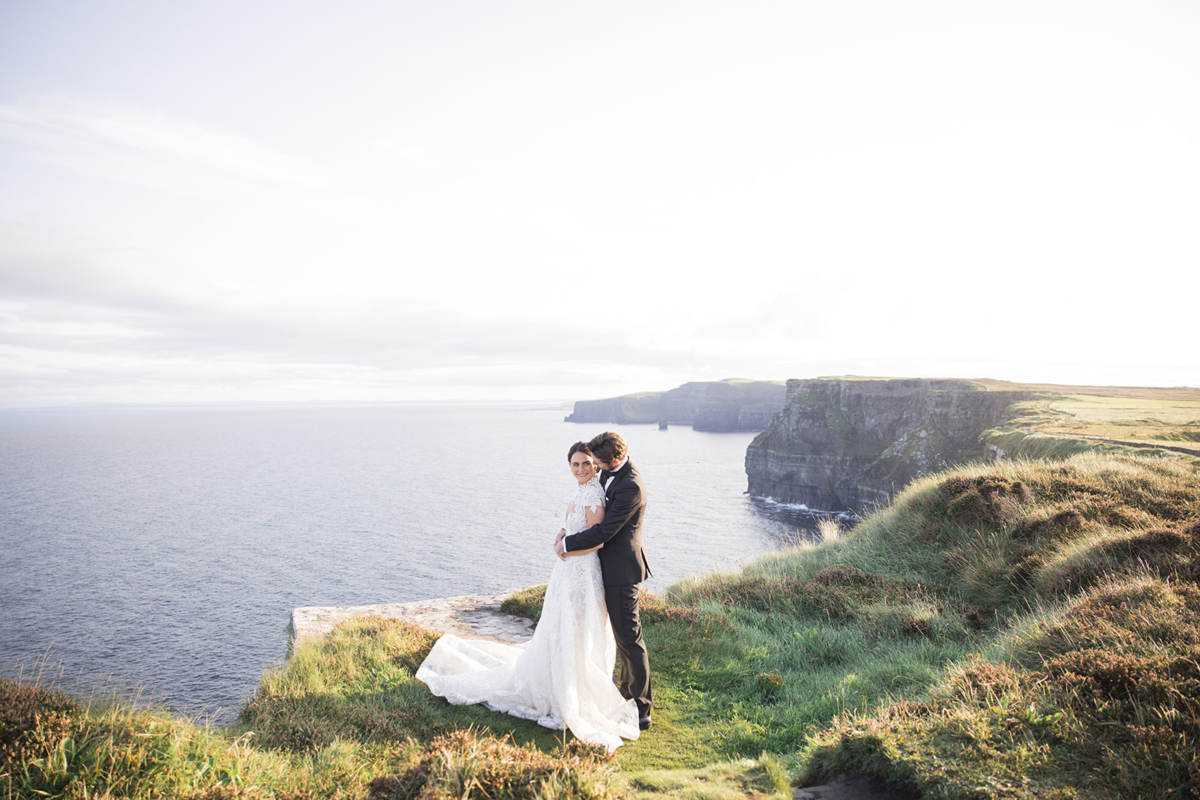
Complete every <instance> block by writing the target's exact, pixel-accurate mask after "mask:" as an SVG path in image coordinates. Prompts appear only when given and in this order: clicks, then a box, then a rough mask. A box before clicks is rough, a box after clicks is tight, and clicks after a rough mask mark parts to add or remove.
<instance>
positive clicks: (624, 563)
mask: <svg viewBox="0 0 1200 800" xmlns="http://www.w3.org/2000/svg"><path fill="white" fill-rule="evenodd" d="M612 474H613V480H612V482H611V483H609V484H608V488H607V489H605V491H604V520H603V521H602V522H601V523H600V524H599V525H593V526H592V527H590V528H588V529H587V530H583V531H580V532H579V533H573V534H571V535H570V536H568V537H567V539H566V549H567V550H568V551H571V550H587V549H588V548H591V547H595V546H596V545H598V544H603V545H604V547H602V548H600V551H599V552H598V553H597V555H598V556H599V557H600V571H601V572H602V573H603V576H604V585H605V586H614V585H620V584H627V583H641V582H642V581H644V580H646V577H647V576H648V575H650V566H649V564H647V563H646V552H645V550H643V549H642V518H643V517H644V516H645V513H646V485H645V484H644V483H642V474H641V473H640V472H638V471H637V467H635V466H634V465H633V462H632V461H630V460H628V459H626V461H625V464H624V466H622V467H621V468H620V469H619V470H617V471H616V472H615V473H612Z"/></svg>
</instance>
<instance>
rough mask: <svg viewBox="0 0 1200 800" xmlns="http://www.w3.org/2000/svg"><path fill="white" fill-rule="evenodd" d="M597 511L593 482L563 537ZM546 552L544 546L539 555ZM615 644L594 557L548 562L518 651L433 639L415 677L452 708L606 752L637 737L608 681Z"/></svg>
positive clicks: (632, 711) (578, 496)
mask: <svg viewBox="0 0 1200 800" xmlns="http://www.w3.org/2000/svg"><path fill="white" fill-rule="evenodd" d="M603 505H604V490H603V489H602V488H601V487H600V482H599V480H598V479H596V478H592V479H591V480H590V481H587V482H586V483H583V484H579V485H578V486H576V488H575V494H574V497H573V498H572V500H571V502H570V504H569V505H568V506H567V513H566V519H565V522H564V525H563V527H564V529H565V530H566V532H567V533H568V534H572V533H578V532H579V531H582V530H584V529H585V528H586V527H587V511H588V509H592V510H595V509H596V508H598V507H601V506H603ZM546 550H547V552H549V548H547V549H546ZM616 658H617V650H616V642H615V640H614V639H613V633H612V628H611V627H609V624H608V612H607V610H606V609H605V605H604V581H603V578H602V576H601V571H600V560H599V558H598V557H597V555H596V553H594V552H592V553H587V554H586V555H582V556H570V557H568V558H566V559H563V560H559V559H555V561H554V567H553V569H552V570H551V572H550V581H549V583H548V584H547V586H546V600H545V602H544V603H543V605H542V616H541V619H540V620H539V621H538V625H537V628H536V630H535V631H534V634H533V638H532V639H530V640H529V641H528V642H526V643H525V644H524V645H515V646H514V645H507V644H502V643H499V642H491V641H486V640H470V641H468V640H464V639H460V638H459V637H457V636H454V635H453V634H446V635H445V636H443V637H442V638H440V639H438V641H437V643H436V644H435V645H434V647H433V649H432V650H431V651H430V653H429V656H428V657H427V658H426V659H425V661H424V663H422V664H421V667H420V668H419V669H418V670H417V674H416V677H417V679H418V680H421V681H424V682H425V684H426V685H428V686H429V689H430V691H431V692H433V693H434V694H435V695H438V696H439V697H445V698H446V699H447V700H448V701H449V702H451V703H453V704H455V705H462V704H469V703H484V704H486V705H487V706H488V708H491V709H492V710H494V711H503V712H505V713H508V714H512V715H513V716H516V717H521V718H523V719H531V720H536V721H537V722H538V724H540V725H543V726H545V727H548V728H553V729H556V730H561V729H562V728H563V727H564V726H565V727H567V728H570V730H571V732H572V733H573V734H575V736H576V738H578V739H582V740H584V741H586V742H591V743H592V744H598V745H601V746H603V747H605V748H607V749H608V750H609V751H610V752H611V751H613V750H615V749H616V748H617V747H619V746H620V744H621V739H622V738H625V739H636V738H638V733H639V731H638V712H637V705H636V703H634V701H633V700H626V699H625V698H623V697H621V694H620V692H619V691H618V690H617V688H616V686H614V685H613V682H612V674H613V666H614V664H615V663H616Z"/></svg>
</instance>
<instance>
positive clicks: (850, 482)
mask: <svg viewBox="0 0 1200 800" xmlns="http://www.w3.org/2000/svg"><path fill="white" fill-rule="evenodd" d="M1031 397H1033V394H1032V393H1031V392H1024V391H988V390H987V389H986V388H985V387H983V386H981V385H980V384H976V383H972V382H970V381H953V380H850V379H816V380H790V381H788V382H787V402H786V404H785V405H784V407H783V409H782V410H780V411H779V413H777V414H776V415H775V416H774V417H773V418H772V419H771V422H770V425H768V426H767V429H766V430H765V431H763V432H762V433H761V434H759V435H758V436H757V437H755V439H754V441H753V442H751V443H750V446H749V447H748V448H747V450H746V476H747V478H748V479H749V485H750V488H749V491H750V494H753V495H759V496H762V497H770V498H772V499H775V500H778V501H780V502H785V503H803V504H804V505H806V506H808V507H809V508H814V509H823V510H829V511H840V510H844V509H849V510H853V511H855V512H861V511H867V510H870V509H871V508H872V507H875V506H880V505H883V504H886V503H887V502H888V501H890V500H891V498H892V497H893V495H895V494H896V493H897V492H898V491H900V490H901V489H902V488H904V486H905V485H906V484H908V483H909V482H910V481H911V480H913V479H914V478H917V477H920V476H921V475H925V474H928V473H931V472H936V471H940V470H943V469H946V468H947V467H949V466H952V465H954V464H958V463H962V462H964V461H970V460H972V459H978V458H982V457H983V455H984V449H983V444H982V443H981V442H980V438H979V437H980V434H982V433H983V432H984V431H985V430H988V429H989V428H994V427H996V426H998V425H1001V424H1002V423H1003V421H1004V419H1005V412H1006V410H1007V409H1008V407H1009V406H1011V405H1012V404H1013V403H1016V402H1018V401H1021V400H1028V399H1030V398H1031Z"/></svg>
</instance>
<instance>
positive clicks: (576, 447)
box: [567, 442, 595, 463]
mask: <svg viewBox="0 0 1200 800" xmlns="http://www.w3.org/2000/svg"><path fill="white" fill-rule="evenodd" d="M576 453H585V454H587V455H589V456H591V455H592V448H590V447H588V443H587V442H576V443H575V444H573V445H571V449H570V450H568V451H567V463H570V461H571V456H573V455H575V454H576ZM592 458H595V456H592Z"/></svg>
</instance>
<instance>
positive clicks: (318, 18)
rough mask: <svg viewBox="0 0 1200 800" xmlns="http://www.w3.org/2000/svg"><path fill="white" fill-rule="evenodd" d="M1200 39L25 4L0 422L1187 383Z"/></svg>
mask: <svg viewBox="0 0 1200 800" xmlns="http://www.w3.org/2000/svg"><path fill="white" fill-rule="evenodd" d="M1196 42H1200V3H1196V2H1194V0H1179V1H1178V2H1158V0H1141V1H1139V2H1136V3H1133V2H1107V1H1106V0H1034V1H1032V2H1025V1H1024V0H1006V1H1005V2H999V1H997V2H976V1H975V0H947V1H946V2H925V1H923V0H912V1H910V2H902V3H898V2H894V1H891V2H889V1H886V0H885V1H882V2H868V1H865V0H864V1H862V2H859V1H857V0H788V1H787V2H762V1H761V0H738V2H732V1H731V0H730V1H727V2H705V0H686V1H677V0H662V2H655V3H634V2H625V1H624V0H608V1H606V2H604V3H572V2H519V1H514V2H505V3H496V2H482V0H480V1H479V2H465V1H464V2H455V1H454V0H436V1H435V0H408V1H405V0H397V1H396V2H386V3H385V2H371V3H367V2H338V3H309V2H297V1H296V0H289V1H288V2H273V1H270V0H263V1H262V2H253V1H252V0H238V2H223V1H222V0H206V1H205V2H190V0H180V1H179V2H172V3H161V2H129V1H128V0H106V2H74V1H72V0H63V2H55V3H45V2H36V0H5V2H3V3H0V407H39V406H64V405H75V404H97V403H100V404H103V403H151V404H158V403H207V402H216V403H241V402H286V401H300V402H393V401H409V400H421V401H427V400H464V401H468V400H513V401H516V400H519V401H548V402H551V401H552V402H559V401H569V400H575V399H587V398H594V397H608V396H613V395H618V394H623V393H626V392H633V391H644V390H655V389H668V388H672V387H674V386H677V385H679V384H681V383H683V382H685V381H691V380H720V379H724V378H732V377H742V378H757V379H769V380H781V379H786V378H811V377H817V376H822V375H848V374H854V375H878V376H904V377H962V378H984V377H986V378H995V379H1002V380H1011V381H1018V382H1053V383H1068V384H1105V385H1141V386H1181V385H1189V386H1200V348H1197V346H1196V345H1197V342H1198V339H1200V337H1198V336H1197V333H1196V325H1195V319H1196V308H1195V306H1196V298H1197V294H1198V290H1200V269H1198V267H1200V48H1198V47H1196Z"/></svg>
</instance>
